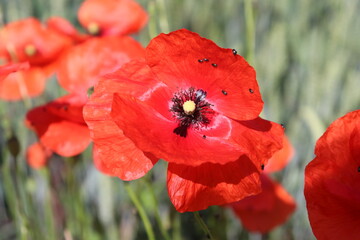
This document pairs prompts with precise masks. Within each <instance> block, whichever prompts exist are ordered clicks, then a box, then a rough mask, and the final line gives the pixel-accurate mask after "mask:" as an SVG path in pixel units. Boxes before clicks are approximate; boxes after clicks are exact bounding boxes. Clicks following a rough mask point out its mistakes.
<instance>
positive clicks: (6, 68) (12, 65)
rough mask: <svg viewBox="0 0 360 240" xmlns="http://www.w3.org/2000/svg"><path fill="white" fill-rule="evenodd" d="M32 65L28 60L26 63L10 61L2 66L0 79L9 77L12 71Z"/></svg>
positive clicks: (0, 67)
mask: <svg viewBox="0 0 360 240" xmlns="http://www.w3.org/2000/svg"><path fill="white" fill-rule="evenodd" d="M29 67H30V65H29V63H28V62H24V63H10V64H6V65H3V66H0V81H1V80H3V79H4V78H5V77H7V76H8V75H9V74H10V73H13V72H17V71H20V70H27V69H29Z"/></svg>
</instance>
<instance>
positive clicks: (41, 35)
mask: <svg viewBox="0 0 360 240" xmlns="http://www.w3.org/2000/svg"><path fill="white" fill-rule="evenodd" d="M19 36H21V37H19ZM70 44H71V41H70V40H69V38H68V37H64V36H61V35H60V34H57V33H56V32H55V31H52V30H49V29H46V28H45V27H44V26H43V25H42V24H41V23H40V22H39V21H38V20H37V19H35V18H27V19H24V20H19V21H16V22H11V23H9V24H7V25H5V26H4V27H3V28H2V29H1V30H0V58H1V59H2V60H3V61H5V62H6V63H14V64H17V63H22V62H28V63H29V64H30V69H28V70H27V71H20V72H17V73H12V74H10V75H9V76H8V77H6V78H4V79H3V80H2V81H1V83H0V87H1V88H0V98H3V99H6V100H19V99H22V98H24V97H35V96H37V95H39V94H40V93H41V92H42V91H43V90H44V87H45V81H46V79H47V78H48V77H49V76H50V75H51V74H52V73H53V72H54V70H55V68H56V60H57V58H58V56H59V55H60V54H61V52H62V51H63V50H64V49H65V48H66V47H68V46H70Z"/></svg>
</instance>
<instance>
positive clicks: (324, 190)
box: [304, 110, 360, 239]
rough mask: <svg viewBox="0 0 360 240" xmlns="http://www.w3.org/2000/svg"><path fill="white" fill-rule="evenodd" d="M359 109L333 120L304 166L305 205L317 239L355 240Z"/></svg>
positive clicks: (359, 198) (359, 197)
mask: <svg viewBox="0 0 360 240" xmlns="http://www.w3.org/2000/svg"><path fill="white" fill-rule="evenodd" d="M359 149H360V110H357V111H353V112H350V113H348V114H346V115H345V116H343V117H341V118H339V119H337V120H336V121H334V122H333V123H332V124H331V125H330V126H329V128H328V129H327V130H326V132H325V133H324V135H322V136H321V137H320V139H319V140H318V141H317V143H316V147H315V154H316V157H315V158H314V159H313V160H312V161H311V162H310V163H309V164H308V165H307V166H306V169H305V189H304V194H305V198H306V205H307V210H308V215H309V220H310V224H311V227H312V230H313V232H314V234H315V236H316V237H317V238H318V239H357V238H358V236H359V234H360V230H359V228H358V226H359V224H360V218H359V214H360V191H359V189H360V158H359V156H360V154H359V152H360V151H359Z"/></svg>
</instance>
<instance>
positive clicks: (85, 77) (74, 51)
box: [58, 36, 144, 92]
mask: <svg viewBox="0 0 360 240" xmlns="http://www.w3.org/2000/svg"><path fill="white" fill-rule="evenodd" d="M143 55H144V49H143V47H142V46H141V45H140V44H139V43H138V42H136V41H135V40H134V39H132V38H130V37H126V36H124V37H102V38H92V39H89V40H87V41H86V42H84V43H82V44H79V45H76V46H74V47H72V48H70V49H69V50H68V52H67V53H66V54H64V56H63V58H62V59H61V62H60V64H59V70H58V80H59V83H60V85H61V86H62V87H63V88H65V89H66V90H68V91H69V92H86V91H87V89H88V88H89V87H92V86H94V85H95V84H96V81H97V80H98V77H99V76H101V75H104V74H107V73H111V72H113V71H115V70H117V69H118V68H120V67H121V66H122V65H123V64H124V63H126V62H129V61H130V60H131V59H134V58H140V57H143Z"/></svg>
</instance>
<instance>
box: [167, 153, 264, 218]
mask: <svg viewBox="0 0 360 240" xmlns="http://www.w3.org/2000/svg"><path fill="white" fill-rule="evenodd" d="M167 188H168V193H169V197H170V200H171V202H172V203H173V205H174V206H175V208H176V210H177V211H179V212H189V211H190V212H193V211H199V210H203V209H206V208H207V207H209V206H211V205H223V204H227V203H231V202H234V201H238V200H240V199H243V198H244V197H247V196H249V195H254V194H258V193H259V192H260V191H261V187H260V179H259V172H258V171H257V169H256V167H255V166H254V165H253V164H252V162H251V161H250V160H249V159H248V158H247V157H246V156H242V157H241V158H239V159H238V160H237V161H234V162H229V163H227V164H224V165H221V164H212V163H205V164H202V165H200V166H197V167H192V166H187V165H181V164H175V163H169V166H168V175H167Z"/></svg>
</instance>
